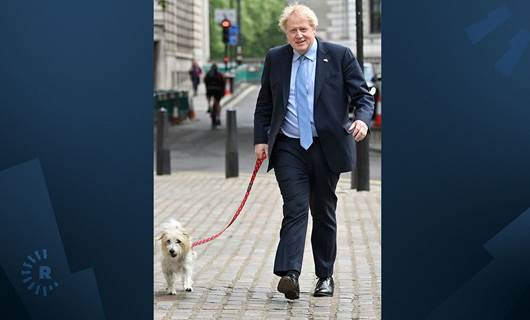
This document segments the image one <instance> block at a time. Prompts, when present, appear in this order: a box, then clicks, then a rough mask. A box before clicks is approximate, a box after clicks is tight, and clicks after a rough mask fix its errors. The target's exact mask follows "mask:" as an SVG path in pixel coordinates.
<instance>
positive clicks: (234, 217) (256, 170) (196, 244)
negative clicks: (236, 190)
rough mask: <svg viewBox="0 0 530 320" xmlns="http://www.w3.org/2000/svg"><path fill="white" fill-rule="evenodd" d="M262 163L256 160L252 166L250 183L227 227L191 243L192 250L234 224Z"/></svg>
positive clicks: (260, 160)
mask: <svg viewBox="0 0 530 320" xmlns="http://www.w3.org/2000/svg"><path fill="white" fill-rule="evenodd" d="M262 163H263V159H256V164H255V165H254V171H253V172H252V177H251V178H250V182H249V183H248V187H247V192H245V196H244V197H243V200H242V201H241V203H240V204H239V207H238V208H237V211H236V213H234V216H233V217H232V219H231V220H230V223H228V225H227V226H226V227H225V228H224V229H223V230H221V231H220V232H218V233H216V234H214V235H213V236H210V237H208V238H206V239H202V240H197V241H195V242H193V243H192V245H191V247H192V248H193V247H196V246H200V245H201V244H205V243H207V242H210V241H212V240H214V239H215V238H217V237H219V236H220V235H221V234H223V232H225V230H226V229H228V227H230V226H231V225H232V223H234V221H236V219H237V217H238V216H239V214H240V213H241V210H243V207H244V206H245V203H246V202H247V199H248V196H249V195H250V190H252V185H253V184H254V179H256V175H257V174H258V171H259V168H260V167H261V164H262Z"/></svg>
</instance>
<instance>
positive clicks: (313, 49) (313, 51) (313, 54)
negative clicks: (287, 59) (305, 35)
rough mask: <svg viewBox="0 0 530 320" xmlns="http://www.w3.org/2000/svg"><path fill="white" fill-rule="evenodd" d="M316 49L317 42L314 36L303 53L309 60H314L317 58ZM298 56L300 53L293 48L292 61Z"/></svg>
mask: <svg viewBox="0 0 530 320" xmlns="http://www.w3.org/2000/svg"><path fill="white" fill-rule="evenodd" d="M317 49H318V43H317V39H316V38H315V39H314V40H313V44H312V45H311V47H310V48H309V50H307V52H306V53H305V57H306V58H308V59H309V60H311V61H315V60H316V58H317ZM298 57H300V54H299V53H298V52H297V51H296V50H293V62H295V61H296V60H297V59H298Z"/></svg>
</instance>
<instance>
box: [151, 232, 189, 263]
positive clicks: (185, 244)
mask: <svg viewBox="0 0 530 320" xmlns="http://www.w3.org/2000/svg"><path fill="white" fill-rule="evenodd" d="M159 240H160V243H161V245H162V253H163V254H164V255H166V256H169V257H171V258H178V257H182V256H184V255H185V254H186V253H188V252H189V251H190V250H191V238H190V236H189V235H188V234H187V233H186V232H185V231H184V230H183V229H181V228H180V225H178V226H169V227H168V228H166V229H165V230H164V231H163V232H162V234H161V235H160V237H159Z"/></svg>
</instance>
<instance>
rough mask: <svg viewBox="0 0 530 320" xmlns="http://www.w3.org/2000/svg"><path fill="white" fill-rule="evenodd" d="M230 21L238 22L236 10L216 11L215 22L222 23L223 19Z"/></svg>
mask: <svg viewBox="0 0 530 320" xmlns="http://www.w3.org/2000/svg"><path fill="white" fill-rule="evenodd" d="M225 18H226V19H228V20H230V22H232V23H235V22H236V9H215V22H216V23H218V24H219V23H221V21H223V19H225Z"/></svg>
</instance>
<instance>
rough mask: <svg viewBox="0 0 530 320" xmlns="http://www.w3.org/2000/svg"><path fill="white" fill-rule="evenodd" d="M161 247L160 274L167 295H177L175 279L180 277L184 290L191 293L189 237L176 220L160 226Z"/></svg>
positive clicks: (191, 263)
mask: <svg viewBox="0 0 530 320" xmlns="http://www.w3.org/2000/svg"><path fill="white" fill-rule="evenodd" d="M158 239H159V240H160V242H161V245H162V273H164V277H165V278H166V282H167V293H168V294H177V291H176V289H175V278H176V277H182V278H183V280H184V290H186V291H188V292H191V291H193V287H192V286H193V280H192V273H193V256H194V252H193V251H192V249H191V237H190V236H189V234H188V233H187V232H186V231H185V230H184V229H183V228H182V226H181V225H180V223H179V222H178V221H176V220H173V219H171V220H169V221H168V222H166V223H164V224H163V225H162V233H161V235H160V237H159V238H158Z"/></svg>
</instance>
